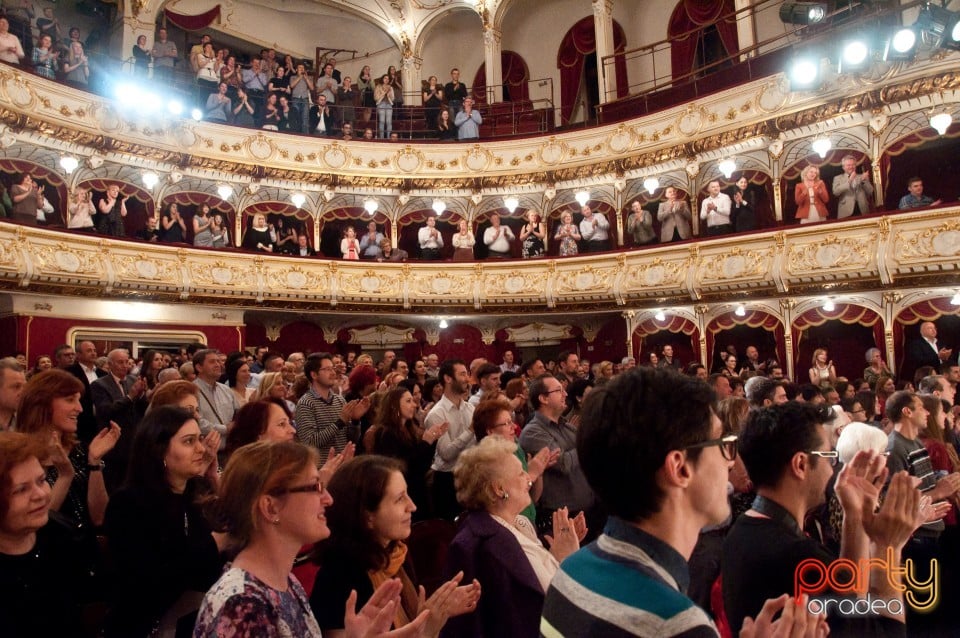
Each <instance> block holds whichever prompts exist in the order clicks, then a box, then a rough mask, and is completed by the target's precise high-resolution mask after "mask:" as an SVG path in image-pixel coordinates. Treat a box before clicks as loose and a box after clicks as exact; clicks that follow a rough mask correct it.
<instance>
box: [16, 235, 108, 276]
mask: <svg viewBox="0 0 960 638" xmlns="http://www.w3.org/2000/svg"><path fill="white" fill-rule="evenodd" d="M33 255H34V258H33V261H34V264H35V266H36V267H37V269H38V270H39V271H40V272H42V273H51V274H53V273H66V274H69V275H75V276H76V275H80V276H85V277H96V278H99V277H101V276H102V275H103V274H104V267H103V260H102V259H101V254H100V252H99V251H98V250H96V249H95V248H87V247H74V248H68V247H67V245H66V244H62V243H61V244H57V245H55V246H49V245H43V246H38V247H37V248H36V249H34V251H33Z"/></svg>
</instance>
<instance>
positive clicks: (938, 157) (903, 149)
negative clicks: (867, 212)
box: [880, 122, 960, 210]
mask: <svg viewBox="0 0 960 638" xmlns="http://www.w3.org/2000/svg"><path fill="white" fill-rule="evenodd" d="M958 146H960V122H954V123H953V124H952V125H951V126H950V128H948V129H947V132H946V134H944V135H942V136H941V135H939V134H938V133H937V132H936V131H935V130H934V129H932V128H925V129H923V130H920V131H917V132H915V133H911V134H910V135H907V136H906V137H902V138H900V139H899V140H897V141H896V142H894V143H893V144H891V145H890V146H889V147H887V149H886V150H885V151H884V152H883V155H881V156H880V170H881V171H882V173H883V183H884V184H885V185H886V196H885V198H884V202H883V203H884V207H885V208H886V209H887V210H897V207H898V205H899V203H900V198H901V197H903V196H904V195H906V193H907V180H909V179H910V178H912V177H914V176H917V175H920V176H922V177H923V192H924V194H925V195H930V196H931V197H933V198H934V199H942V200H943V201H945V202H947V201H951V200H955V199H956V198H957V195H958V188H957V180H956V174H957V167H956V163H957V160H956V157H957V148H958Z"/></svg>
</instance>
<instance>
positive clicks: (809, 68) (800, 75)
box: [789, 56, 820, 91]
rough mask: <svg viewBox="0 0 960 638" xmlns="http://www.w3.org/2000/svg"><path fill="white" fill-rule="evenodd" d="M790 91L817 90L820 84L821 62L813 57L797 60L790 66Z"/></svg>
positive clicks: (802, 57) (803, 57)
mask: <svg viewBox="0 0 960 638" xmlns="http://www.w3.org/2000/svg"><path fill="white" fill-rule="evenodd" d="M789 77H790V90H791V91H799V90H804V89H813V88H816V86H817V85H819V83H820V60H819V59H818V58H814V57H812V56H801V57H798V58H795V59H794V60H793V62H792V63H791V64H790V73H789Z"/></svg>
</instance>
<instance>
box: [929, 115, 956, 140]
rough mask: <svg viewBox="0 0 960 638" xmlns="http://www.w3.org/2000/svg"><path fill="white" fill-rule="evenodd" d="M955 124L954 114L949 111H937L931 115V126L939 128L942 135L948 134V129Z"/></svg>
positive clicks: (938, 130) (938, 131)
mask: <svg viewBox="0 0 960 638" xmlns="http://www.w3.org/2000/svg"><path fill="white" fill-rule="evenodd" d="M951 124H953V116H952V115H950V114H949V113H947V112H941V113H937V114H936V115H931V116H930V126H932V127H933V128H935V129H936V130H937V133H939V134H940V135H946V133H947V129H948V128H950V125H951Z"/></svg>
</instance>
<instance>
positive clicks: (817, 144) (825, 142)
mask: <svg viewBox="0 0 960 638" xmlns="http://www.w3.org/2000/svg"><path fill="white" fill-rule="evenodd" d="M831 148H833V142H831V141H830V138H829V137H818V138H817V139H815V140H813V150H814V151H816V153H817V155H819V156H820V158H821V159H823V158H825V157H826V156H827V153H829V152H830V149H831Z"/></svg>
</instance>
